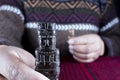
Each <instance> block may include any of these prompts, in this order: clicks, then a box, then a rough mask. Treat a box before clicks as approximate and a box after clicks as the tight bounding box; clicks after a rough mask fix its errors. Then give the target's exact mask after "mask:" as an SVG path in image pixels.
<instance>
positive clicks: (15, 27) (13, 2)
mask: <svg viewBox="0 0 120 80" xmlns="http://www.w3.org/2000/svg"><path fill="white" fill-rule="evenodd" d="M23 23H24V15H23V14H22V8H21V6H20V4H19V3H18V1H17V0H0V44H5V45H11V46H17V47H22V46H21V39H22V35H23V32H24V25H23Z"/></svg>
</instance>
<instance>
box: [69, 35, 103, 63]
mask: <svg viewBox="0 0 120 80" xmlns="http://www.w3.org/2000/svg"><path fill="white" fill-rule="evenodd" d="M68 44H69V51H70V53H71V54H72V55H73V58H74V59H75V60H77V61H79V62H85V63H88V62H93V61H95V60H96V59H97V58H98V57H99V56H102V55H103V54H104V42H103V40H102V39H101V38H100V37H99V36H98V35H97V34H87V35H83V36H79V37H73V38H71V39H70V40H69V41H68Z"/></svg>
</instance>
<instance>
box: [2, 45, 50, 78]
mask: <svg viewBox="0 0 120 80" xmlns="http://www.w3.org/2000/svg"><path fill="white" fill-rule="evenodd" d="M34 68H35V59H34V57H33V56H32V55H31V54H30V53H28V52H27V51H25V50H23V49H21V48H17V47H13V46H5V45H1V46H0V74H2V75H3V76H4V77H5V78H4V77H3V76H0V80H49V79H48V78H46V77H45V76H44V75H42V74H40V73H38V72H36V71H35V70H34Z"/></svg>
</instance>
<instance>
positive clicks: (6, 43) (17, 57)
mask: <svg viewBox="0 0 120 80" xmlns="http://www.w3.org/2000/svg"><path fill="white" fill-rule="evenodd" d="M18 1H20V0H18ZM0 2H1V3H0V44H1V45H0V64H1V65H0V74H2V75H3V76H4V77H5V78H6V79H8V80H48V78H46V77H45V76H44V75H42V74H40V73H38V72H36V71H35V70H34V68H35V59H34V57H33V56H32V55H31V54H30V53H29V52H27V51H25V50H23V49H22V48H18V47H22V45H21V38H22V35H23V32H24V24H23V23H24V16H23V14H22V11H21V10H22V9H20V7H19V4H18V3H17V1H16V0H8V1H7V0H0ZM13 46H14V47H13ZM15 46H16V47H15ZM26 73H27V74H26ZM4 77H2V76H1V75H0V79H2V80H6V79H5V78H4ZM3 78H4V79H3Z"/></svg>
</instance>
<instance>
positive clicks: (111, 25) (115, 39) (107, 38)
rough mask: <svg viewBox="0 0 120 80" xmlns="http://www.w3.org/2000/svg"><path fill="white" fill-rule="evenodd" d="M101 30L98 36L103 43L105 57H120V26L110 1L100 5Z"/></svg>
mask: <svg viewBox="0 0 120 80" xmlns="http://www.w3.org/2000/svg"><path fill="white" fill-rule="evenodd" d="M101 1H105V0H101ZM101 6H102V7H101V26H102V27H101V29H100V35H101V37H102V39H103V41H104V43H105V46H106V49H105V55H108V56H118V55H120V50H119V48H120V26H119V18H118V17H117V15H116V11H115V8H114V4H113V2H112V0H106V1H105V2H102V4H101Z"/></svg>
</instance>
